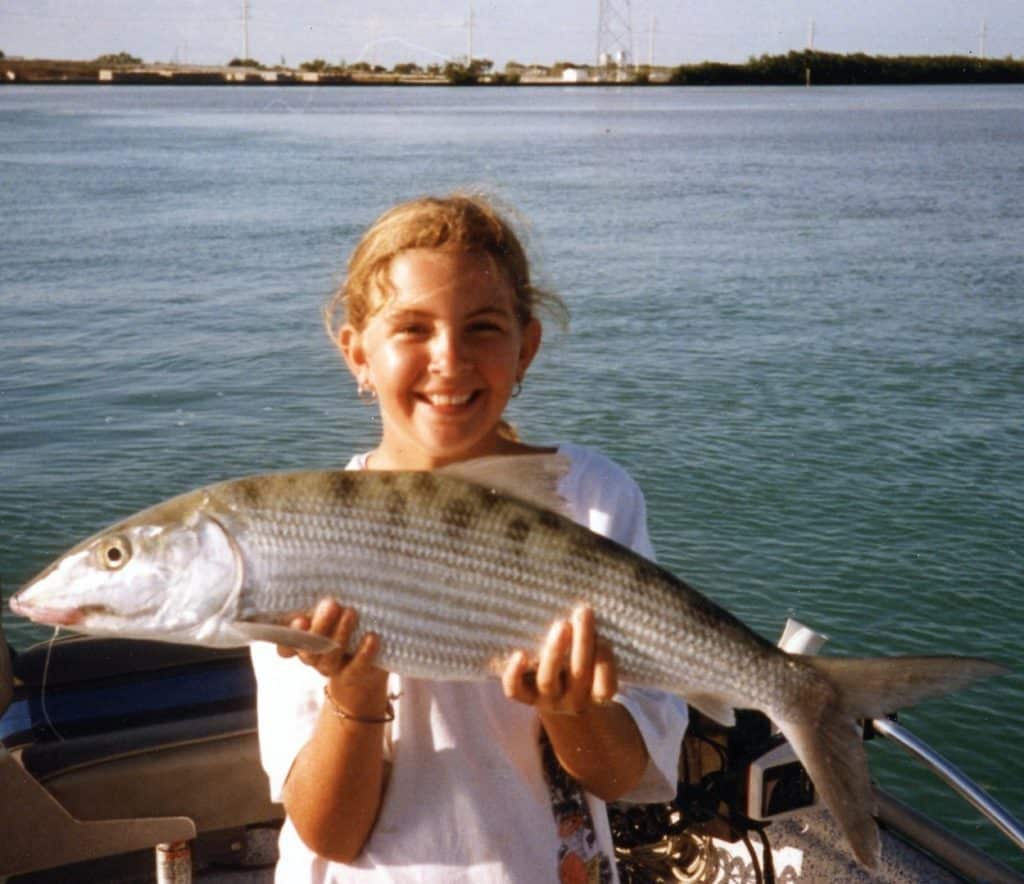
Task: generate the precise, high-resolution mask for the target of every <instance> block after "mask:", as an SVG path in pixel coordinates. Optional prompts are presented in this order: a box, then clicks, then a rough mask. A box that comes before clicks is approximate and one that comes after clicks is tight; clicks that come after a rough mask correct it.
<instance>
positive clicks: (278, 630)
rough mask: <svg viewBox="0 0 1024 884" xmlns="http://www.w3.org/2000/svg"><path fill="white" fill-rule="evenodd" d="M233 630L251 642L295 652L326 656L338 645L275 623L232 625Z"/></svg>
mask: <svg viewBox="0 0 1024 884" xmlns="http://www.w3.org/2000/svg"><path fill="white" fill-rule="evenodd" d="M234 629H235V630H236V631H237V632H238V633H240V634H241V635H243V636H245V638H246V640H247V641H251V642H271V643H272V644H275V645H284V646H285V647H286V648H294V649H295V650H296V651H309V652H310V653H313V654H326V653H327V652H328V651H336V650H337V649H338V643H337V642H336V641H334V640H332V639H329V638H327V637H325V636H322V635H315V634H313V633H310V632H306V631H305V630H304V629H292V628H291V627H290V626H279V625H278V624H276V623H243V622H241V621H239V622H236V623H235V624H234Z"/></svg>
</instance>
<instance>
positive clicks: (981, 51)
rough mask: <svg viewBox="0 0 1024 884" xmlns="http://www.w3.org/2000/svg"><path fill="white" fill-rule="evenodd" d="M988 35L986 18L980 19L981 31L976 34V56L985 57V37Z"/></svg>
mask: <svg viewBox="0 0 1024 884" xmlns="http://www.w3.org/2000/svg"><path fill="white" fill-rule="evenodd" d="M987 36H988V19H985V18H983V19H982V20H981V33H980V34H978V58H984V57H985V37H987Z"/></svg>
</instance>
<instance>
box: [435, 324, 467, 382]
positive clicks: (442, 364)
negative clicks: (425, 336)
mask: <svg viewBox="0 0 1024 884" xmlns="http://www.w3.org/2000/svg"><path fill="white" fill-rule="evenodd" d="M465 363H466V354H465V352H464V348H463V347H462V345H461V343H460V342H459V339H458V335H455V334H451V333H449V332H440V333H438V334H437V335H436V336H435V337H434V340H433V341H432V342H431V351H430V368H431V370H432V371H434V372H435V373H437V374H444V375H453V374H456V373H458V371H459V370H460V369H461V368H462V367H463V366H464V365H465Z"/></svg>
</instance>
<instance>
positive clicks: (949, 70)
mask: <svg viewBox="0 0 1024 884" xmlns="http://www.w3.org/2000/svg"><path fill="white" fill-rule="evenodd" d="M133 61H137V60H133ZM254 65H255V62H254V63H253V65H248V66H247V65H183V64H173V63H167V64H162V63H152V64H147V63H141V62H139V63H131V64H110V63H109V62H107V61H105V60H103V59H97V60H94V61H73V60H64V59H25V58H5V57H2V56H0V85H8V86H17V85H36V86H49V85H60V86H80V85H81V86H85V85H90V86H94V85H100V86H118V85H127V86H287V87H295V86H317V87H319V86H459V87H462V86H481V87H487V86H513V87H515V86H529V87H562V88H577V87H583V88H587V87H595V86H630V87H645V88H646V87H664V86H740V87H752V86H917V85H930V86H937V85H998V84H1020V83H1024V61H1018V60H1016V59H1014V58H1005V59H982V58H976V57H973V56H907V57H897V58H889V57H884V56H877V57H873V56H866V55H860V54H857V55H839V54H834V53H826V52H816V51H812V50H807V51H803V52H789V53H788V54H786V55H775V56H768V55H763V56H761V57H760V58H756V59H753V58H752V59H751V60H750V61H748V62H746V63H745V64H725V63H720V62H701V63H699V64H687V65H679V66H676V67H671V68H670V67H654V68H651V67H640V68H637V69H635V70H626V69H615V68H612V69H607V68H605V69H597V68H590V67H584V66H580V67H578V68H568V69H565V72H563V70H560V69H559V68H558V67H557V66H556V68H555V69H553V70H551V69H548V68H544V67H543V66H537V67H535V68H533V69H528V70H524V71H522V72H519V71H517V72H515V73H505V74H502V73H498V72H487V71H481V70H477V69H474V68H473V67H472V66H471V67H470V68H468V69H467V68H465V67H462V66H455V67H453V68H452V69H451V70H448V71H446V72H442V73H438V72H434V71H431V72H429V73H428V72H424V71H416V72H412V73H405V72H398V71H382V70H378V71H372V72H371V71H365V70H359V69H355V70H353V69H349V70H341V69H336V70H328V71H310V70H304V69H302V68H288V67H283V66H282V67H275V68H268V67H263V66H254Z"/></svg>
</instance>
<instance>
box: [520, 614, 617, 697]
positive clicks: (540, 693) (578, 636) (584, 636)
mask: <svg viewBox="0 0 1024 884" xmlns="http://www.w3.org/2000/svg"><path fill="white" fill-rule="evenodd" d="M501 684H502V688H503V689H504V691H505V696H506V697H508V698H509V699H511V700H516V701H518V702H520V703H526V704H527V705H529V706H535V707H536V708H537V711H538V712H540V713H542V714H543V713H562V714H569V715H578V714H579V713H581V712H584V711H585V710H586V709H587V707H589V706H591V705H592V704H604V703H608V702H609V701H610V700H611V699H612V698H613V697H614V696H615V693H616V691H617V690H618V675H617V673H616V668H615V657H614V655H613V654H612V651H611V649H610V648H609V647H608V646H607V645H604V644H603V643H601V642H600V641H599V640H598V638H597V632H596V630H595V627H594V612H593V611H592V610H591V609H590V608H587V607H579V608H577V609H576V610H575V611H573V614H572V617H571V619H569V620H559V621H558V622H556V623H555V624H553V625H552V627H551V629H550V630H549V631H548V635H547V638H546V639H545V640H544V644H543V645H542V646H541V649H540V656H539V658H538V660H537V666H536V673H534V672H533V670H532V667H531V664H530V660H529V658H528V657H527V655H526V654H525V653H523V652H522V651H517V652H516V653H515V654H513V655H512V656H511V657H510V658H509V661H508V663H507V664H506V665H505V670H504V672H503V673H502V677H501Z"/></svg>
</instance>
